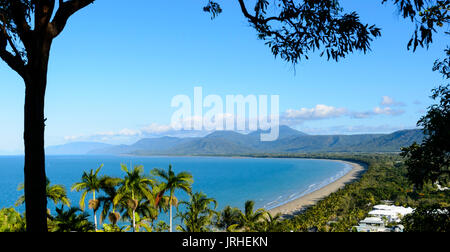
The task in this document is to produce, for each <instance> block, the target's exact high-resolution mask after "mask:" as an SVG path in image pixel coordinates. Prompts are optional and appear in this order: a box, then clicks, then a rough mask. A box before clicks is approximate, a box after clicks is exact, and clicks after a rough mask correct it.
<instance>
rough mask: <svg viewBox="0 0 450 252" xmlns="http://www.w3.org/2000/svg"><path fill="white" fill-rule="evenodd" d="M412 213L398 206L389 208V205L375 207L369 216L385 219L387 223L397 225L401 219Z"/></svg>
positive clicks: (409, 209) (410, 210) (410, 209)
mask: <svg viewBox="0 0 450 252" xmlns="http://www.w3.org/2000/svg"><path fill="white" fill-rule="evenodd" d="M413 212H414V209H412V208H410V207H408V208H405V207H400V206H390V205H376V206H374V208H373V210H372V211H371V212H369V215H370V216H373V217H378V218H381V219H386V221H387V222H388V223H392V222H395V223H399V222H400V221H401V220H402V218H403V217H404V216H405V215H407V214H411V213H413Z"/></svg>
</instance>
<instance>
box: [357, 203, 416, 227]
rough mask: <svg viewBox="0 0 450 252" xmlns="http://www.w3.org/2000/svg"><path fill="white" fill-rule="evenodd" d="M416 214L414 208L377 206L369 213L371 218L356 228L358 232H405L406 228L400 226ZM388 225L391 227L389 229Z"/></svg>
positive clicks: (361, 222)
mask: <svg viewBox="0 0 450 252" xmlns="http://www.w3.org/2000/svg"><path fill="white" fill-rule="evenodd" d="M413 212H414V209H413V208H410V207H408V208H406V207H400V206H393V205H376V206H374V207H373V210H372V211H370V212H369V217H367V218H366V219H364V220H362V221H360V222H359V226H356V227H354V228H355V229H356V230H357V231H358V232H403V229H404V227H403V226H402V225H399V224H398V223H400V222H401V220H402V218H403V217H404V216H405V215H407V214H411V213H413ZM388 224H394V225H389V226H390V227H387V225H388Z"/></svg>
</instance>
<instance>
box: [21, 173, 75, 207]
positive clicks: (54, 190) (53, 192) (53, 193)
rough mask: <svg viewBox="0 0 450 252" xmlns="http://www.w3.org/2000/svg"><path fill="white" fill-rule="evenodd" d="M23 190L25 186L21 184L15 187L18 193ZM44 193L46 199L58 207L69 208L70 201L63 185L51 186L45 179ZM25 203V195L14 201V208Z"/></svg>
mask: <svg viewBox="0 0 450 252" xmlns="http://www.w3.org/2000/svg"><path fill="white" fill-rule="evenodd" d="M24 188H25V185H24V184H23V183H22V184H20V185H19V186H18V187H17V190H18V191H22V190H23V189H24ZM45 192H46V195H47V199H48V200H51V201H53V202H54V203H55V205H58V204H59V203H61V204H62V205H65V206H68V207H70V200H69V198H68V197H67V193H66V188H65V187H64V186H63V185H51V183H50V179H49V178H47V179H46V186H45ZM24 203H25V195H22V196H20V197H19V199H18V200H17V201H16V206H20V205H23V204H24Z"/></svg>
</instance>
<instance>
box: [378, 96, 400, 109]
mask: <svg viewBox="0 0 450 252" xmlns="http://www.w3.org/2000/svg"><path fill="white" fill-rule="evenodd" d="M381 106H386V107H388V106H405V104H404V103H403V102H397V101H395V100H394V98H392V97H390V96H383V100H382V101H381Z"/></svg>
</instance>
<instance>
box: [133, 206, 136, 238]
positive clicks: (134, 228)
mask: <svg viewBox="0 0 450 252" xmlns="http://www.w3.org/2000/svg"><path fill="white" fill-rule="evenodd" d="M135 213H136V210H134V209H133V233H135V232H136V214H135Z"/></svg>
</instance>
